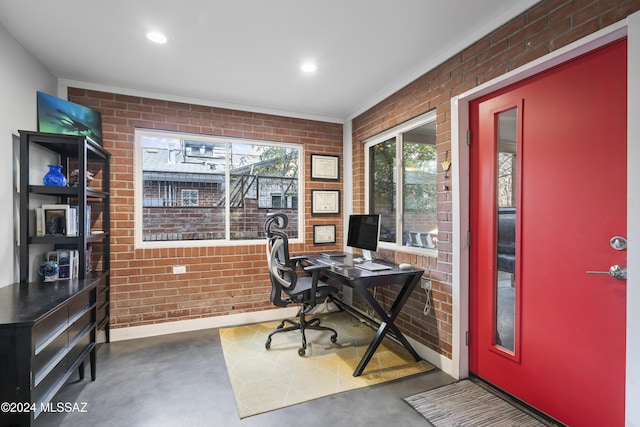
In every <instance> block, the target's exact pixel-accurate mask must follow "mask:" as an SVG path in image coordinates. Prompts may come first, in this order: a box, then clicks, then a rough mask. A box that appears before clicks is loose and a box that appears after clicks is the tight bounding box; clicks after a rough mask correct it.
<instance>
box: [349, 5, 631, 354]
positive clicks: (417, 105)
mask: <svg viewBox="0 0 640 427" xmlns="http://www.w3.org/2000/svg"><path fill="white" fill-rule="evenodd" d="M638 9H640V1H638V0H623V1H619V0H601V1H594V0H579V1H570V0H548V1H542V2H540V3H538V4H537V5H535V6H534V7H532V8H531V9H530V10H528V11H526V12H525V13H523V14H521V15H519V16H517V17H516V18H514V19H513V20H511V21H510V22H508V23H506V24H505V25H503V26H501V27H500V28H498V29H496V30H495V31H493V32H491V33H490V34H488V35H486V36H485V37H482V38H481V39H480V40H478V41H476V42H475V43H473V44H472V45H471V46H469V47H468V48H466V49H464V50H463V51H461V52H458V53H456V54H455V55H453V56H452V57H451V58H449V59H448V60H447V61H445V62H443V63H442V64H440V65H438V66H437V67H436V68H434V69H433V70H430V71H429V72H427V73H426V74H424V75H423V76H422V77H420V78H418V79H417V80H415V81H414V82H412V83H410V84H409V85H407V86H406V87H404V88H403V89H401V90H399V91H398V92H396V93H395V94H393V95H392V96H390V97H389V98H387V99H385V100H384V101H382V102H380V103H379V104H378V105H376V106H374V107H373V108H371V109H369V110H368V111H366V112H364V113H362V114H361V115H359V116H358V117H356V118H355V119H354V120H353V155H354V161H353V173H354V179H353V182H354V212H363V210H364V151H363V148H364V147H363V144H362V141H364V140H365V139H367V138H369V137H371V136H373V135H376V134H378V133H380V132H382V131H384V130H387V129H389V128H392V127H393V126H395V125H397V124H399V123H402V122H405V121H406V120H408V119H411V118H413V117H416V116H419V115H420V114H423V113H425V112H427V111H429V110H433V109H435V110H436V114H437V118H436V133H437V137H436V138H437V139H436V141H437V148H438V162H441V161H444V160H445V156H446V153H447V152H448V151H450V150H451V103H450V100H451V98H452V97H454V96H456V95H459V94H461V93H463V92H465V91H467V90H470V89H472V88H474V87H476V86H478V85H480V84H482V83H485V82H487V81H489V80H491V79H493V78H495V77H498V76H500V75H502V74H505V73H506V72H509V71H511V70H514V69H515V68H517V67H519V66H521V65H523V64H526V63H528V62H531V61H532V60H534V59H537V58H539V57H541V56H543V55H545V54H547V53H550V52H552V51H554V50H557V49H559V48H561V47H563V46H566V45H567V44H569V43H571V42H573V41H576V40H578V39H580V38H582V37H584V36H586V35H588V34H591V33H593V32H595V31H597V30H600V29H602V28H604V27H606V26H608V25H611V24H613V23H615V22H617V21H620V20H621V19H624V18H625V17H626V16H628V15H629V14H631V13H632V12H634V11H636V10H638ZM446 184H447V185H449V186H450V183H449V182H447V183H446ZM444 185H445V181H444V172H440V173H439V174H438V221H439V226H438V228H439V236H438V240H439V249H440V250H439V252H438V256H437V258H431V257H427V256H416V255H410V254H407V253H400V252H396V253H393V252H390V253H388V254H387V256H388V257H389V258H392V259H393V258H395V259H396V261H397V262H401V261H407V262H411V263H413V264H417V265H421V266H422V267H424V268H425V270H426V274H427V275H428V276H429V277H431V278H432V280H433V302H434V310H432V312H431V314H429V315H428V316H425V315H424V314H423V312H422V311H423V308H424V306H425V302H426V296H425V294H424V292H423V291H422V290H420V289H419V290H416V291H415V292H414V293H413V295H412V297H411V299H410V300H409V302H408V304H407V309H406V310H405V311H404V312H403V313H402V314H401V315H400V317H399V325H400V329H402V330H403V331H405V332H406V333H407V334H408V335H409V336H411V337H412V338H414V339H417V340H418V341H420V342H422V343H425V344H426V345H428V346H429V347H430V348H432V349H434V350H435V351H437V352H439V353H441V354H443V355H445V356H447V357H451V344H452V337H451V331H452V323H451V322H452V305H451V303H452V299H451V283H452V265H451V262H452V258H451V257H452V255H451V249H452V246H451V230H452V223H451V221H452V212H451V208H452V206H451V191H445V190H444ZM385 292H387V293H389V292H390V295H389V298H392V297H393V292H392V291H389V290H385ZM383 295H384V293H383Z"/></svg>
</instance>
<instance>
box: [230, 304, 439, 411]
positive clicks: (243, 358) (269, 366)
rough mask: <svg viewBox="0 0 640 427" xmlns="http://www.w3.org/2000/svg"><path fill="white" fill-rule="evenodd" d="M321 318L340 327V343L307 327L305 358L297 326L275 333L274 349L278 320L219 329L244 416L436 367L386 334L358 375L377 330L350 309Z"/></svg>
mask: <svg viewBox="0 0 640 427" xmlns="http://www.w3.org/2000/svg"><path fill="white" fill-rule="evenodd" d="M318 317H319V318H321V319H322V324H323V325H325V326H330V327H332V328H334V329H335V330H336V331H337V332H338V342H337V343H332V342H331V341H330V337H331V334H330V333H326V332H322V331H315V330H308V331H307V345H308V347H307V354H306V355H305V356H304V357H300V356H298V348H299V347H300V344H301V335H300V332H299V331H291V332H286V333H282V334H277V335H274V337H273V341H272V343H271V349H270V350H266V349H265V347H264V344H265V341H266V339H267V335H269V333H271V332H273V331H274V330H275V329H276V327H277V326H278V323H279V322H268V323H261V324H253V325H245V326H239V327H235V328H225V329H220V339H221V342H222V350H223V352H224V360H225V362H226V364H227V370H228V372H229V379H230V380H231V386H232V388H233V395H234V397H235V399H236V405H237V407H238V414H239V416H240V418H245V417H248V416H251V415H256V414H260V413H263V412H268V411H273V410H275V409H279V408H283V407H285V406H291V405H294V404H298V403H302V402H306V401H309V400H312V399H318V398H320V397H325V396H329V395H332V394H336V393H341V392H344V391H348V390H354V389H357V388H361V387H368V386H371V385H374V384H380V383H383V382H387V381H392V380H397V379H400V378H404V377H408V376H411V375H416V374H421V373H424V372H427V371H430V370H432V369H433V366H432V365H430V364H429V363H427V362H426V361H424V360H422V361H420V362H416V361H415V360H414V359H413V357H412V356H411V355H410V354H409V352H408V351H407V350H406V349H404V348H403V347H401V346H400V345H399V344H397V343H396V342H395V341H393V340H391V339H388V338H385V339H384V340H383V341H382V344H380V347H378V350H377V351H376V352H375V353H374V355H373V357H372V358H371V361H370V362H369V364H368V365H367V368H366V369H365V370H364V372H363V373H362V375H361V376H359V377H354V376H353V371H354V370H355V368H356V366H357V365H358V362H359V361H360V359H361V358H362V355H363V354H364V352H365V351H366V349H367V347H368V346H369V342H370V341H371V339H372V338H373V336H374V335H375V333H376V331H375V330H373V329H371V328H370V327H369V326H366V325H365V324H364V323H361V322H359V321H358V320H357V319H355V318H353V317H351V316H350V315H349V314H347V313H333V314H323V315H319V316H318Z"/></svg>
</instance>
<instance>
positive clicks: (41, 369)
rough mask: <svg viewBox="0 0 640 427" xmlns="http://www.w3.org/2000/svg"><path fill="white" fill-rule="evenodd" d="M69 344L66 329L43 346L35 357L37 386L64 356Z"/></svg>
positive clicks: (34, 375)
mask: <svg viewBox="0 0 640 427" xmlns="http://www.w3.org/2000/svg"><path fill="white" fill-rule="evenodd" d="M68 344H69V334H68V332H67V331H64V332H63V333H61V334H60V335H58V336H57V337H56V339H54V340H53V341H51V342H49V344H47V346H46V347H43V348H42V350H41V351H40V353H38V354H36V356H35V357H34V359H33V385H34V386H37V385H38V384H39V383H40V381H42V378H44V377H45V376H46V375H47V374H48V373H49V371H51V369H52V368H53V366H54V365H55V364H56V363H58V362H59V361H60V360H62V359H63V358H64V354H65V353H66V351H67V345H68Z"/></svg>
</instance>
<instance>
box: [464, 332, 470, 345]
mask: <svg viewBox="0 0 640 427" xmlns="http://www.w3.org/2000/svg"><path fill="white" fill-rule="evenodd" d="M465 344H466V345H467V347H468V346H469V331H467V334H466V337H465Z"/></svg>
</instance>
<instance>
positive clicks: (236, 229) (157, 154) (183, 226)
mask: <svg viewBox="0 0 640 427" xmlns="http://www.w3.org/2000/svg"><path fill="white" fill-rule="evenodd" d="M138 141H140V144H141V152H142V168H143V170H142V189H143V199H142V207H141V208H142V239H143V241H181V240H225V239H227V236H230V238H231V240H246V239H263V238H264V231H263V230H262V225H263V223H264V220H265V216H266V213H267V212H269V211H273V210H276V211H281V212H284V213H286V214H287V215H288V216H289V227H288V228H287V233H288V234H289V237H291V238H296V237H298V236H297V235H298V222H299V219H298V166H299V165H298V159H299V151H300V150H299V148H298V147H293V148H291V147H275V146H270V145H265V144H260V143H254V144H252V143H246V142H234V141H219V142H218V141H211V140H210V139H204V138H203V139H202V140H199V139H197V138H190V139H182V138H177V137H172V136H171V135H170V134H166V135H161V134H158V135H149V134H145V133H141V134H140V137H139V138H138ZM227 182H229V183H230V185H229V187H228V188H227V184H226V183H227ZM227 212H229V213H230V215H229V218H227Z"/></svg>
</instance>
